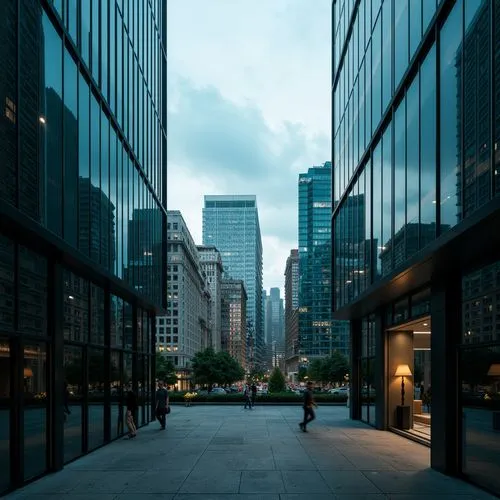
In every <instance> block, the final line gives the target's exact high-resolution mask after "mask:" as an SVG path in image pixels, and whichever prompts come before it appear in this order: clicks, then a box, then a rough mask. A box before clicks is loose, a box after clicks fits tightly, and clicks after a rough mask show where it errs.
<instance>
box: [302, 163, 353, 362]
mask: <svg viewBox="0 0 500 500" xmlns="http://www.w3.org/2000/svg"><path fill="white" fill-rule="evenodd" d="M331 175H332V164H331V162H326V163H325V164H324V165H323V166H319V167H312V168H309V170H308V172H307V173H305V174H299V276H300V277H299V345H300V347H299V349H300V354H301V355H303V356H307V357H323V356H328V355H329V354H331V353H332V352H333V351H334V350H340V351H342V352H344V353H346V352H347V351H348V349H349V330H348V328H347V326H348V325H346V324H344V323H341V322H340V323H339V322H334V323H332V318H331V293H332V287H331V285H332V283H331V275H332V273H331V265H332V264H331V258H332V247H331V229H330V225H331V222H330V215H331V209H332V201H331Z"/></svg>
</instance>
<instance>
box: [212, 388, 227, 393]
mask: <svg viewBox="0 0 500 500" xmlns="http://www.w3.org/2000/svg"><path fill="white" fill-rule="evenodd" d="M210 394H227V392H226V390H225V389H224V388H223V387H214V388H213V389H212V390H211V391H210Z"/></svg>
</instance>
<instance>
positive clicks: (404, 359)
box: [387, 316, 432, 445]
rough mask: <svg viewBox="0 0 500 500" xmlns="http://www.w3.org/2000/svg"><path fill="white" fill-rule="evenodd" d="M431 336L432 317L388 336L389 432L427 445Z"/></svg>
mask: <svg viewBox="0 0 500 500" xmlns="http://www.w3.org/2000/svg"><path fill="white" fill-rule="evenodd" d="M431 335H432V325H431V318H430V316H426V317H424V318H421V319H419V320H416V321H411V322H409V323H405V324H404V325H398V326H397V327H394V328H391V329H389V330H388V332H387V336H388V363H387V369H388V371H387V382H388V422H389V428H390V429H391V430H394V431H395V432H397V433H398V434H402V435H405V436H406V437H409V438H411V439H414V440H416V441H419V442H421V443H423V444H427V445H430V442H431V415H432V389H431Z"/></svg>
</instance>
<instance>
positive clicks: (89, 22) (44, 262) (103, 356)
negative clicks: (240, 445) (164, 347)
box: [0, 0, 167, 495]
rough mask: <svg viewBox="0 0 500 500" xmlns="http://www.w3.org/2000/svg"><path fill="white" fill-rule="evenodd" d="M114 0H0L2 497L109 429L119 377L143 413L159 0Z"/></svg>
mask: <svg viewBox="0 0 500 500" xmlns="http://www.w3.org/2000/svg"><path fill="white" fill-rule="evenodd" d="M128 6H132V2H121V1H120V2H117V1H114V0H109V1H97V0H87V1H80V2H77V1H71V2H63V1H41V0H30V1H24V0H23V1H18V0H3V1H2V2H0V66H1V68H2V72H1V74H0V105H1V113H0V158H1V160H0V254H1V258H0V332H1V337H0V373H1V379H2V381H1V385H2V391H3V392H2V397H3V399H4V400H5V401H9V402H10V403H9V404H8V405H7V406H4V407H3V410H2V413H3V414H4V413H5V415H4V417H5V422H11V423H12V422H15V423H16V425H14V426H13V425H10V426H9V425H8V424H7V425H6V426H5V425H4V429H3V430H4V432H3V436H2V438H0V495H1V494H2V493H3V492H4V491H5V490H7V489H13V488H17V487H19V486H21V485H22V484H23V483H24V482H25V481H29V480H31V479H33V478H34V477H36V476H39V475H42V474H44V473H46V472H48V471H54V470H58V469H61V468H62V467H63V466H64V464H65V463H66V462H68V461H70V460H73V459H75V458H78V457H79V456H81V455H84V454H87V453H88V452H90V451H92V450H94V449H96V448H97V447H99V446H101V445H104V444H106V443H109V442H110V441H111V440H113V439H116V438H118V437H120V436H121V435H122V434H123V432H122V430H120V427H118V428H117V426H116V422H118V419H119V415H120V409H119V400H120V391H122V390H123V389H124V388H125V387H127V388H130V389H133V390H134V391H135V392H136V393H137V395H138V401H139V408H138V411H137V423H138V425H143V424H146V423H147V422H149V421H150V420H151V417H152V415H151V402H152V401H151V397H152V396H151V395H152V394H154V391H153V390H152V388H153V384H154V380H152V369H153V367H154V356H153V346H154V340H153V332H154V326H155V316H156V311H158V310H160V309H161V308H162V307H163V305H164V298H165V297H164V294H163V291H162V286H163V283H164V281H165V280H164V278H165V273H164V270H165V268H164V266H163V265H162V264H163V262H165V260H166V241H165V238H166V234H165V233H164V229H165V228H166V226H165V224H166V210H165V201H166V141H167V137H166V0H160V1H155V2H135V3H134V8H133V9H130V10H129V9H125V7H128ZM146 41H147V43H146ZM145 211H146V212H145ZM144 213H148V214H150V213H151V214H154V216H153V217H151V218H149V217H148V218H146V219H144V218H142V217H140V214H144ZM153 221H154V222H153ZM144 258H146V260H148V261H153V262H156V263H157V268H156V270H155V273H154V279H152V276H151V274H149V275H148V276H149V277H148V278H147V279H144V278H145V275H144V273H143V272H142V270H140V268H142V269H143V268H144V262H145V261H144ZM146 282H147V283H148V286H144V283H146ZM65 381H66V383H67V387H65V385H64V383H65ZM66 390H67V393H66ZM65 393H66V394H69V402H68V404H69V406H70V408H71V410H72V413H71V417H72V422H71V424H69V425H66V424H65V423H64V420H63V412H62V409H63V408H64V404H63V403H64V397H65ZM4 410H5V411H4ZM19 426H21V427H19Z"/></svg>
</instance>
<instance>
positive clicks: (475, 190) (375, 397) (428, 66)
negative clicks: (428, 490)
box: [331, 0, 500, 492]
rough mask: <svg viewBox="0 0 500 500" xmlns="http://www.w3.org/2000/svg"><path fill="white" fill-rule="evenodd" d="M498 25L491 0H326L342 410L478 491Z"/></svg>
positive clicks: (494, 396)
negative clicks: (418, 447)
mask: <svg viewBox="0 0 500 500" xmlns="http://www.w3.org/2000/svg"><path fill="white" fill-rule="evenodd" d="M380 26H382V28H380ZM381 33H382V35H381ZM499 33H500V1H498V0H495V1H488V0H439V1H438V0H436V1H434V0H358V1H349V0H335V1H334V2H333V44H334V46H333V56H332V57H333V75H332V76H333V78H332V79H333V99H332V106H333V113H332V120H333V124H332V135H333V155H332V157H333V160H334V165H333V167H334V172H333V176H332V193H333V196H334V203H333V206H332V214H331V215H332V229H333V232H334V234H333V242H334V245H333V250H334V255H333V262H335V265H334V266H333V267H332V269H333V273H334V276H333V282H334V296H333V297H332V304H333V309H334V318H342V319H349V320H351V331H352V335H353V338H352V345H353V353H352V357H351V361H352V364H353V366H352V373H351V375H352V380H353V383H352V385H353V386H352V388H351V396H352V401H351V416H352V417H353V418H361V419H363V420H365V421H367V422H369V423H371V424H372V425H375V426H376V427H377V428H380V429H394V428H395V429H397V430H398V431H401V432H403V433H406V434H411V433H413V438H415V436H417V438H419V439H424V441H426V442H427V443H428V444H429V446H430V447H431V448H432V454H431V456H432V460H431V463H432V466H433V467H434V468H437V469H439V470H446V471H447V472H449V473H452V474H456V475H462V476H465V477H466V478H468V479H470V480H472V481H474V482H476V483H478V484H479V485H481V486H483V487H485V488H487V489H490V490H491V491H493V492H497V491H499V488H500V483H499V482H498V477H499V471H500V464H499V461H498V450H499V442H498V438H497V435H498V430H499V429H500V417H499V415H500V407H499V406H498V400H499V394H500V387H499V386H498V381H499V380H500V378H499V377H500V358H498V356H499V352H500V339H499V338H498V327H499V325H498V324H497V323H498V321H497V320H498V314H497V313H498V311H497V307H496V302H497V299H498V297H500V295H499V293H498V291H499V290H498V289H499V283H500V282H499V280H498V276H497V275H498V274H499V273H498V259H499V254H498V248H499V241H498V240H497V239H496V237H495V238H493V235H494V234H496V232H497V231H496V228H497V227H498V224H499V223H500V222H499V221H500V215H499V214H500V210H499V208H498V207H499V206H500V204H499V199H498V196H497V194H498V192H500V189H499V188H498V184H499V181H498V172H499V171H498V168H497V163H498V154H497V150H498V136H499V134H498V129H499V127H498V122H499V120H498V119H497V106H498V97H497V96H498V95H499V92H498V88H499V85H500V79H499V75H500V63H499V57H498V55H499V54H500V44H499V41H500V34H499ZM355 212H356V213H357V216H356V215H353V214H354V213H355ZM355 221H357V222H355ZM492 238H493V239H492ZM466 243H467V244H466ZM460 283H461V285H462V287H461V289H460ZM460 292H461V293H460ZM401 366H407V367H410V371H411V373H412V374H411V376H409V377H407V384H408V385H407V388H408V391H409V394H411V395H412V396H413V397H411V396H409V401H408V400H406V403H405V400H404V398H403V399H402V397H401V391H400V385H401V380H398V378H397V377H395V373H396V372H397V371H398V370H397V369H398V368H399V367H401ZM457 367H458V371H457ZM399 378H400V377H399ZM431 385H432V392H431ZM412 400H413V401H412ZM405 406H406V408H407V411H408V416H409V424H408V426H407V424H405V423H403V419H402V418H400V416H402V415H403V414H404V413H403V410H404V408H402V407H405ZM431 407H432V411H431ZM431 421H432V425H431ZM451 422H455V423H454V424H453V425H451V424H450V423H451ZM431 428H432V435H431V432H430V429H431ZM450 457H459V460H452V459H451V458H450Z"/></svg>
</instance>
